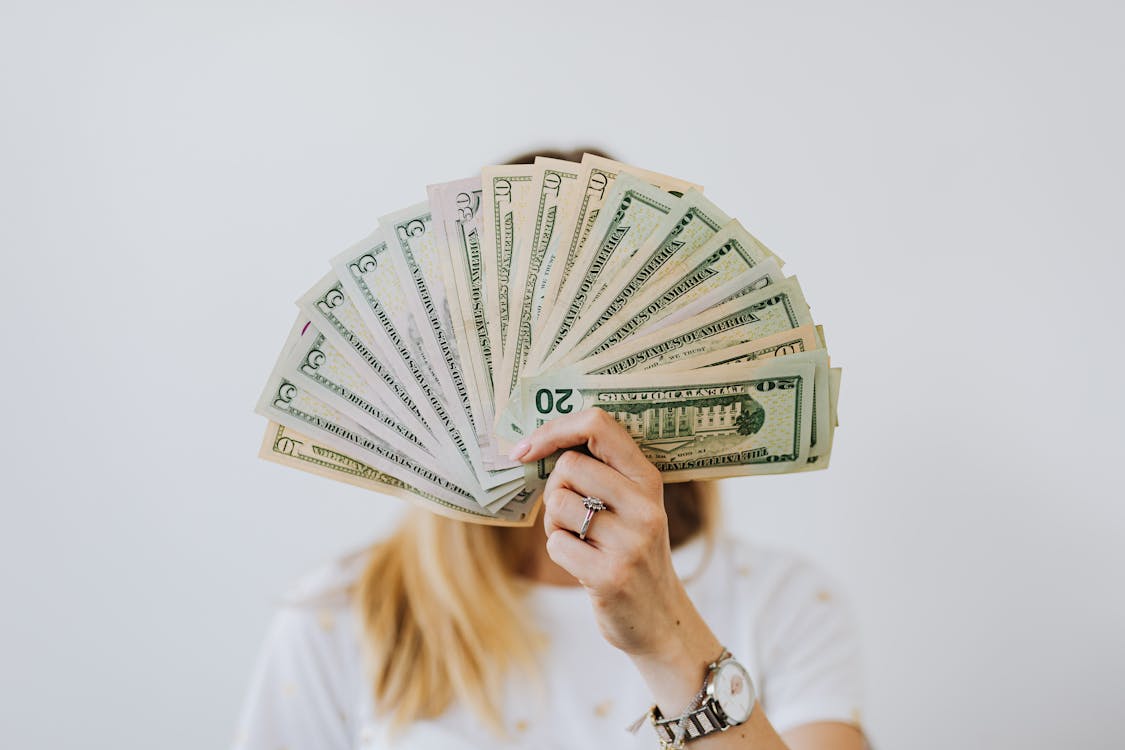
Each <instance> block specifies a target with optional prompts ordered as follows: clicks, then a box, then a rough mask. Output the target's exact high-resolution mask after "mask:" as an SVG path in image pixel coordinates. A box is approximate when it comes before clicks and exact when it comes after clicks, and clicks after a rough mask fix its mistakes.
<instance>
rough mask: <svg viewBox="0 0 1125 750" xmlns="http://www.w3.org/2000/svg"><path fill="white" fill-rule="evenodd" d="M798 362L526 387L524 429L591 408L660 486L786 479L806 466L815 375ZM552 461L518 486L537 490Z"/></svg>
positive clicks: (811, 366) (530, 470)
mask: <svg viewBox="0 0 1125 750" xmlns="http://www.w3.org/2000/svg"><path fill="white" fill-rule="evenodd" d="M803 356H806V355H792V356H790V357H782V358H779V359H774V360H769V361H766V362H764V363H763V364H761V365H759V366H757V367H753V368H747V367H744V366H733V367H729V366H728V367H716V368H708V369H706V370H702V371H691V372H690V373H685V372H675V373H644V374H639V375H634V376H624V377H622V376H618V377H598V376H581V375H573V374H571V373H553V374H550V375H540V376H536V377H534V378H527V379H525V380H524V382H523V392H522V397H523V401H524V413H525V414H526V415H527V421H526V423H525V425H524V428H525V430H527V431H528V432H530V431H532V430H534V429H536V428H538V427H539V426H541V425H543V424H545V423H546V422H547V421H549V420H551V419H555V418H557V417H560V416H563V415H565V414H571V413H574V412H577V411H581V410H582V409H585V408H588V407H596V408H599V409H602V410H604V411H606V412H608V413H609V414H610V415H612V416H613V417H614V418H615V419H616V420H617V421H618V423H620V424H621V426H622V427H624V428H625V430H626V431H627V432H628V433H629V435H630V437H632V438H633V439H634V440H635V441H636V443H637V446H638V447H639V448H640V449H641V452H642V453H643V454H644V455H645V457H646V458H647V459H648V460H649V461H651V462H652V463H653V464H654V465H655V466H656V467H657V468H658V469H659V470H660V471H661V473H662V474H663V475H664V477H663V478H664V481H666V482H682V481H689V480H695V479H709V478H714V477H718V476H742V475H747V474H773V473H779V472H784V471H792V470H794V469H795V468H800V467H802V466H803V465H805V464H807V463H808V456H809V446H810V440H811V436H812V435H811V432H812V422H813V418H814V413H813V399H812V388H813V384H814V379H815V375H816V369H817V366H816V364H815V363H814V362H813V361H809V360H807V359H802V357H803ZM824 409H825V411H826V412H827V405H825V407H824ZM556 460H557V455H553V456H548V457H546V458H544V459H541V460H539V461H535V462H531V463H528V464H527V465H526V466H525V469H526V473H525V477H524V478H525V481H526V483H527V486H528V487H531V488H535V489H540V488H542V486H543V485H544V484H545V483H546V480H547V478H548V477H549V476H550V473H551V471H552V469H553V468H554V463H555V461H556Z"/></svg>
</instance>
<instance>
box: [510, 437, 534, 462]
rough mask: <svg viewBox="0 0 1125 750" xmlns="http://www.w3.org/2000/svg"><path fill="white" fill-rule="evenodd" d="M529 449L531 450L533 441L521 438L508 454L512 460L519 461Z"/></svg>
mask: <svg viewBox="0 0 1125 750" xmlns="http://www.w3.org/2000/svg"><path fill="white" fill-rule="evenodd" d="M529 450H531V441H530V440H521V441H519V442H518V443H516V445H515V447H514V448H512V452H511V453H509V454H508V458H509V459H511V460H512V461H519V460H520V459H521V458H523V457H524V454H526V453H527V452H528V451H529Z"/></svg>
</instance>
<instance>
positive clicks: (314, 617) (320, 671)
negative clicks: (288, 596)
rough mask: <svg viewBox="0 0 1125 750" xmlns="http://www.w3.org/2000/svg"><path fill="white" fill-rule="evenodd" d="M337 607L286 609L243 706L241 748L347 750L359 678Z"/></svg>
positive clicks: (272, 626)
mask: <svg viewBox="0 0 1125 750" xmlns="http://www.w3.org/2000/svg"><path fill="white" fill-rule="evenodd" d="M343 624H344V623H343V622H341V613H340V612H338V611H336V610H333V609H320V610H318V609H315V608H312V607H303V606H286V607H284V608H283V609H281V610H280V611H279V612H278V613H277V614H276V615H275V616H274V618H273V621H272V622H271V624H270V627H269V630H268V632H267V634H266V638H265V642H264V643H263V645H262V649H261V652H260V654H259V656H258V662H257V665H256V667H255V669H254V673H253V676H252V678H251V681H250V689H249V691H248V694H247V696H246V699H245V702H244V704H243V709H242V715H241V718H240V720H239V725H238V731H237V733H236V736H235V743H234V748H235V750H279V748H286V750H336V749H337V748H338V749H339V750H345V749H346V748H350V747H351V746H352V745H353V738H354V730H353V727H354V724H353V722H354V720H355V717H354V716H352V712H353V710H354V708H355V705H354V703H355V700H354V695H355V693H354V690H355V689H356V687H357V686H356V685H355V684H354V683H355V680H356V679H358V677H357V675H356V672H357V671H358V669H357V668H356V667H355V666H354V664H352V663H350V662H352V661H354V659H348V658H347V655H346V654H347V651H346V642H345V641H343V640H342V638H341V636H342V634H341V633H340V632H339V631H340V629H341V627H342V626H343Z"/></svg>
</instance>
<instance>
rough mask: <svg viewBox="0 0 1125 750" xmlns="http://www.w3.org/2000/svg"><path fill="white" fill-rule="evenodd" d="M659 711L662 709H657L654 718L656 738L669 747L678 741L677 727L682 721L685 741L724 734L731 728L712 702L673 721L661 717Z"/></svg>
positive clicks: (672, 719)
mask: <svg viewBox="0 0 1125 750" xmlns="http://www.w3.org/2000/svg"><path fill="white" fill-rule="evenodd" d="M659 711H660V709H655V715H654V716H653V717H652V718H653V722H652V725H653V727H655V728H656V736H657V737H659V738H660V740H661V741H662V742H664V743H665V744H668V745H671V744H672V743H674V742H675V741H676V727H677V726H678V725H679V724H680V722H681V721H682V722H683V725H684V739H685V740H694V739H698V738H700V737H705V736H706V735H709V734H712V733H714V732H722V731H724V730H726V729H727V728H728V726H729V725H728V724H727V723H726V722H725V721H724V720H723V719H721V718H720V717H719V715H718V714H717V713H716V712H715V711H714V709H713V708H712V707H711V702H710V701H708V702H707V703H704V704H703V705H702V706H700V707H699V708H697V709H695V710H694V711H689V712H687V713H686V714H684V715H683V716H676V717H674V718H671V719H665V718H664V717H663V716H662V715H660V713H659Z"/></svg>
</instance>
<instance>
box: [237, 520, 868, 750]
mask: <svg viewBox="0 0 1125 750" xmlns="http://www.w3.org/2000/svg"><path fill="white" fill-rule="evenodd" d="M705 548H706V545H705V543H704V542H703V541H702V540H696V541H693V542H690V543H688V544H686V545H683V546H682V547H680V548H679V549H676V550H674V551H673V561H674V563H675V566H676V570H677V571H678V572H679V574H680V576H681V577H689V576H690V578H689V580H688V582H687V584H686V588H687V591H688V593H689V594H690V596H691V598H692V601H694V602H695V605H696V607H697V608H698V609H699V611H700V613H701V614H702V616H703V617H704V619H705V620H706V621H707V623H708V624H709V625H710V627H711V629H712V630H713V631H714V633H715V635H716V636H717V637H718V638H719V640H720V641H721V642H722V643H723V644H724V645H725V646H726V647H727V648H728V649H730V651H731V653H733V654H734V655H735V657H736V658H737V659H738V660H739V661H740V662H741V663H742V664H743V665H744V666H745V667H746V668H747V669H748V670H749V672H750V674H751V676H752V677H753V679H754V684H755V686H756V687H757V690H758V696H759V700H760V701H761V705H762V708H763V709H764V710H765V712H766V715H767V716H768V717H769V719H770V721H771V722H772V723H773V726H774V728H775V729H777V731H778V732H784V731H785V730H787V729H791V728H793V727H796V726H800V725H801V724H806V723H809V722H815V721H843V722H849V723H858V721H859V710H860V660H859V649H858V643H857V638H856V633H855V629H854V628H853V626H852V622H851V619H850V617H849V613H848V610H847V607H846V605H845V603H844V601H843V600H842V598H841V595H840V593H839V591H838V590H836V589H835V587H834V586H833V584H832V583H831V582H830V580H828V579H827V578H826V577H825V576H824V575H823V574H822V573H821V572H820V571H819V570H817V569H816V568H814V567H812V566H811V565H809V564H808V563H805V562H802V561H800V560H798V559H795V558H794V557H793V556H791V555H789V554H786V553H783V552H780V551H777V550H772V549H765V548H761V547H757V546H753V545H748V544H746V543H744V542H739V541H734V540H730V539H721V540H720V541H719V542H718V543H717V544H716V545H715V549H714V552H713V554H712V555H711V558H710V560H709V561H707V560H705V555H704V552H705ZM365 562H366V554H365V553H357V554H354V555H350V556H348V557H345V558H342V559H341V560H339V561H337V562H335V563H333V564H332V565H330V566H327V567H326V568H324V569H322V570H319V571H317V572H315V573H314V574H312V575H310V576H307V577H306V578H304V579H303V580H302V581H301V582H300V583H299V584H298V585H297V586H296V587H295V589H294V590H293V591H292V592H291V593H290V595H289V596H288V597H287V603H286V604H285V606H284V607H283V608H282V609H281V611H280V612H278V613H277V615H276V616H275V617H274V620H273V623H272V624H271V626H270V629H269V633H268V635H267V636H266V641H265V644H264V646H263V650H262V653H261V656H260V658H259V661H258V665H257V668H256V670H255V673H254V676H253V679H252V682H251V686H250V691H249V694H248V696H247V699H246V703H245V706H244V708H243V713H242V718H241V721H240V725H239V729H238V733H237V736H236V740H235V745H234V747H235V748H236V750H282V749H283V748H284V750H344V749H345V748H356V749H358V750H377V749H382V748H401V749H402V750H462V749H466V750H467V749H468V748H502V747H528V748H574V747H582V748H590V749H596V748H613V749H614V750H620V749H621V748H633V747H635V748H645V750H651V749H652V748H655V747H658V743H657V739H656V734H655V732H653V730H652V727H651V726H648V725H647V723H646V725H645V726H644V727H643V728H642V729H641V730H640V731H639V732H638V733H637V734H636V735H630V734H628V733H627V732H626V730H625V727H627V726H628V725H629V724H631V723H632V722H633V721H634V720H635V719H636V718H637V717H638V716H640V715H641V714H642V713H644V711H645V710H646V709H647V708H648V707H649V706H650V705H651V704H652V697H651V694H650V693H649V691H648V689H647V688H646V686H645V684H644V682H643V681H642V680H641V677H640V675H639V674H638V673H637V671H636V669H635V668H634V667H633V665H632V663H631V662H630V661H629V659H628V657H627V656H625V655H624V654H623V653H621V652H620V651H618V650H616V649H614V648H613V647H612V646H610V645H609V644H608V643H606V642H605V640H603V638H602V636H601V633H600V632H599V631H598V628H597V625H596V623H595V621H594V615H593V611H592V608H591V606H590V604H589V601H588V600H587V597H586V593H585V591H584V590H583V589H582V588H581V587H579V586H574V587H561V586H548V585H536V586H534V587H532V591H531V593H530V594H529V596H528V605H529V606H530V607H531V608H532V611H533V612H534V614H535V619H536V621H537V623H538V624H539V625H540V627H541V628H542V629H543V630H544V631H545V632H546V633H548V634H549V644H548V645H547V647H546V648H545V651H544V652H543V653H542V654H541V659H542V664H543V669H542V678H541V679H542V680H543V683H542V687H541V688H540V692H539V693H537V692H536V688H535V687H534V686H532V685H531V684H529V683H525V682H524V678H522V677H519V676H518V675H513V677H512V678H511V679H510V680H509V685H508V691H507V695H506V698H505V700H504V703H503V712H502V715H503V717H504V720H505V723H506V724H507V727H508V729H509V732H510V735H511V739H510V740H509V741H507V742H504V741H500V740H498V739H497V738H496V736H495V735H494V734H492V733H490V732H489V730H488V729H487V728H485V727H484V726H483V725H481V724H480V723H479V722H478V721H477V720H476V719H475V717H474V715H473V714H472V713H471V712H470V711H469V710H468V709H467V708H466V707H464V706H460V705H456V704H455V705H453V706H451V707H450V709H449V710H448V711H446V713H445V714H444V715H442V716H441V717H439V718H437V719H433V720H426V721H421V722H416V723H415V724H413V725H411V726H410V727H409V728H408V729H406V730H405V731H404V732H403V733H402V734H400V735H399V736H398V737H397V738H395V740H394V742H393V744H392V743H391V741H390V738H389V736H388V733H387V723H386V721H385V720H383V719H378V718H376V717H375V712H374V705H373V698H372V694H371V690H370V686H369V681H368V680H367V679H366V677H365V675H364V672H363V667H362V660H361V645H360V633H361V628H360V625H359V622H358V620H357V618H356V616H355V615H354V614H353V611H352V609H351V606H350V603H349V601H348V599H347V596H346V595H345V594H344V593H343V589H344V588H345V587H346V586H347V585H348V584H349V583H351V582H352V581H354V580H355V579H356V577H357V576H358V575H359V574H360V572H361V571H362V570H363V568H364V564H365ZM704 563H705V564H706V568H705V569H703V570H702V571H700V570H699V566H700V565H701V564H704ZM693 574H694V575H693ZM538 695H542V700H541V701H540V699H539V698H538V697H537V696H538ZM677 710H678V707H677Z"/></svg>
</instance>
